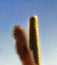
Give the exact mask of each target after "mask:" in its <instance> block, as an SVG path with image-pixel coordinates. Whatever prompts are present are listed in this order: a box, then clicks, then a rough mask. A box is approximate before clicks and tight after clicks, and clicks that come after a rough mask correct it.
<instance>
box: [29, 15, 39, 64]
mask: <svg viewBox="0 0 57 65" xmlns="http://www.w3.org/2000/svg"><path fill="white" fill-rule="evenodd" d="M29 47H30V49H31V50H32V51H33V56H34V59H35V63H36V64H37V65H40V48H39V47H40V46H39V27H38V17H37V16H32V17H31V18H30V20H29Z"/></svg>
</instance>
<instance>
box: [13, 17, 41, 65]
mask: <svg viewBox="0 0 57 65" xmlns="http://www.w3.org/2000/svg"><path fill="white" fill-rule="evenodd" d="M36 23H38V22H37V20H36V18H35V17H34V16H33V17H31V18H30V20H29V42H28V41H27V38H26V35H25V34H26V33H25V31H24V29H22V28H21V27H20V26H18V25H17V26H15V27H14V30H13V35H14V38H15V40H16V50H17V53H18V55H19V56H20V59H21V61H22V63H23V65H40V63H39V59H40V58H39V53H38V52H39V49H38V46H39V45H38V32H37V31H38V27H37V24H36ZM36 27H37V28H36ZM28 43H29V45H28ZM32 52H33V53H32Z"/></svg>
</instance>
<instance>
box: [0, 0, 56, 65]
mask: <svg viewBox="0 0 57 65" xmlns="http://www.w3.org/2000/svg"><path fill="white" fill-rule="evenodd" d="M32 15H37V16H38V17H39V33H40V48H41V64H42V65H57V0H0V65H22V64H21V61H20V59H19V58H18V55H17V54H16V50H15V43H14V42H15V41H14V39H13V36H12V31H13V27H14V25H16V24H18V25H20V26H22V27H23V28H24V29H25V31H26V32H28V19H29V17H30V16H32Z"/></svg>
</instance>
